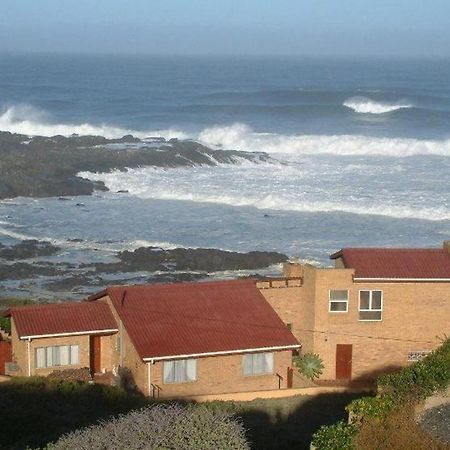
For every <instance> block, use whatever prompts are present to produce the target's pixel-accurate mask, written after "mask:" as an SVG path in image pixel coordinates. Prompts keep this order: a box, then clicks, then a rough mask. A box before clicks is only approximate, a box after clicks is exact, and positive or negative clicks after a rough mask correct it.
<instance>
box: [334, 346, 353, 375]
mask: <svg viewBox="0 0 450 450" xmlns="http://www.w3.org/2000/svg"><path fill="white" fill-rule="evenodd" d="M352 353H353V346H352V344H337V345H336V380H350V379H351V378H352Z"/></svg>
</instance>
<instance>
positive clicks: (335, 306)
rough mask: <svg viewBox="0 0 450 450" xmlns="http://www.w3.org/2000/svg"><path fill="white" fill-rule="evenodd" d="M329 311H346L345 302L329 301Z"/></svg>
mask: <svg viewBox="0 0 450 450" xmlns="http://www.w3.org/2000/svg"><path fill="white" fill-rule="evenodd" d="M330 311H337V312H342V311H343V312H346V311H347V302H331V303H330Z"/></svg>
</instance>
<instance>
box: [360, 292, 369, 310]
mask: <svg viewBox="0 0 450 450" xmlns="http://www.w3.org/2000/svg"><path fill="white" fill-rule="evenodd" d="M369 308H370V291H360V293H359V309H369Z"/></svg>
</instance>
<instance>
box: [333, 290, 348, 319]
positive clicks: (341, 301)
mask: <svg viewBox="0 0 450 450" xmlns="http://www.w3.org/2000/svg"><path fill="white" fill-rule="evenodd" d="M331 291H346V292H347V300H331ZM349 301H350V292H349V290H348V289H328V312H329V313H332V314H342V313H344V314H345V313H348V304H349ZM332 302H333V303H345V304H346V309H345V311H333V310H332V309H331V303H332Z"/></svg>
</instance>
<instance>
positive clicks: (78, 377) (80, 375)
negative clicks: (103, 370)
mask: <svg viewBox="0 0 450 450" xmlns="http://www.w3.org/2000/svg"><path fill="white" fill-rule="evenodd" d="M47 378H48V379H49V380H55V381H67V382H70V383H73V382H80V383H87V382H88V381H91V379H92V378H91V372H90V370H89V368H87V367H84V368H81V369H64V370H54V371H53V372H52V373H50V374H49V375H48V377H47Z"/></svg>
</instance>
